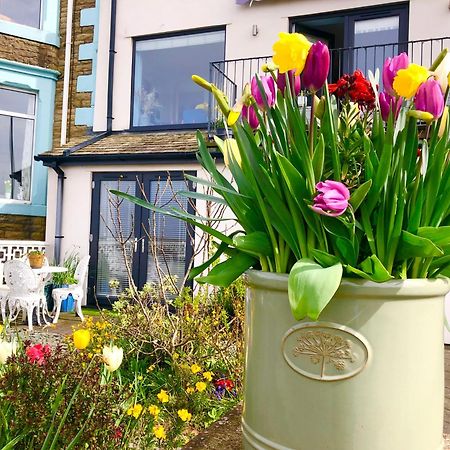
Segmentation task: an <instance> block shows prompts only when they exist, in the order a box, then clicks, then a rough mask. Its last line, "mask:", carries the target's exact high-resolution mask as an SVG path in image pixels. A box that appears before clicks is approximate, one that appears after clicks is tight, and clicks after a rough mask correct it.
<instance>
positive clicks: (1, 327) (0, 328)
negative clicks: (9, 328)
mask: <svg viewBox="0 0 450 450" xmlns="http://www.w3.org/2000/svg"><path fill="white" fill-rule="evenodd" d="M3 328H4V327H3V325H0V333H1V332H2V331H3Z"/></svg>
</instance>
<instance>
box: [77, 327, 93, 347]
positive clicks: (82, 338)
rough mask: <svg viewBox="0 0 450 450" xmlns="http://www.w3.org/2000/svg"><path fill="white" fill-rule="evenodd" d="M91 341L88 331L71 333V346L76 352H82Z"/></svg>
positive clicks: (82, 330)
mask: <svg viewBox="0 0 450 450" xmlns="http://www.w3.org/2000/svg"><path fill="white" fill-rule="evenodd" d="M90 340H91V333H90V332H89V330H84V329H81V330H77V331H75V332H74V333H73V345H75V347H76V348H77V349H78V350H83V349H84V348H86V347H87V346H88V345H89V342H90Z"/></svg>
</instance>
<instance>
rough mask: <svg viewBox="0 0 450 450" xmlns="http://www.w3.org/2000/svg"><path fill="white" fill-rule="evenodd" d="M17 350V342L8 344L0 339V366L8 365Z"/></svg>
mask: <svg viewBox="0 0 450 450" xmlns="http://www.w3.org/2000/svg"><path fill="white" fill-rule="evenodd" d="M16 350H17V344H16V342H14V341H12V342H7V341H3V340H1V339H0V364H6V360H7V359H8V358H9V357H10V356H12V355H15V353H16Z"/></svg>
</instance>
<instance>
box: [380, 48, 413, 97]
mask: <svg viewBox="0 0 450 450" xmlns="http://www.w3.org/2000/svg"><path fill="white" fill-rule="evenodd" d="M408 65H409V58H408V55H407V54H406V53H400V55H398V56H394V57H393V58H387V59H386V61H385V62H384V66H383V73H382V78H383V88H384V90H385V92H387V93H388V94H389V95H391V96H395V95H396V92H395V90H394V88H393V84H394V78H395V77H396V75H397V72H398V71H399V70H400V69H406V68H407V67H408Z"/></svg>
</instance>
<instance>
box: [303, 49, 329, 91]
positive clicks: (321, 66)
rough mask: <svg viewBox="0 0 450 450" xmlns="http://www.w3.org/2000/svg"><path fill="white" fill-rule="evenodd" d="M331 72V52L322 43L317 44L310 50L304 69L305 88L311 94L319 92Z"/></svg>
mask: <svg viewBox="0 0 450 450" xmlns="http://www.w3.org/2000/svg"><path fill="white" fill-rule="evenodd" d="M329 70H330V52H329V50H328V47H327V46H326V45H325V44H324V43H323V42H320V41H317V42H315V43H314V44H313V45H311V48H310V49H309V53H308V57H307V58H306V62H305V68H304V69H303V73H302V77H303V86H304V87H305V88H306V89H308V90H309V91H311V92H317V91H318V90H319V89H321V88H322V86H323V85H324V84H325V81H326V79H327V76H328V71H329Z"/></svg>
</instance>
